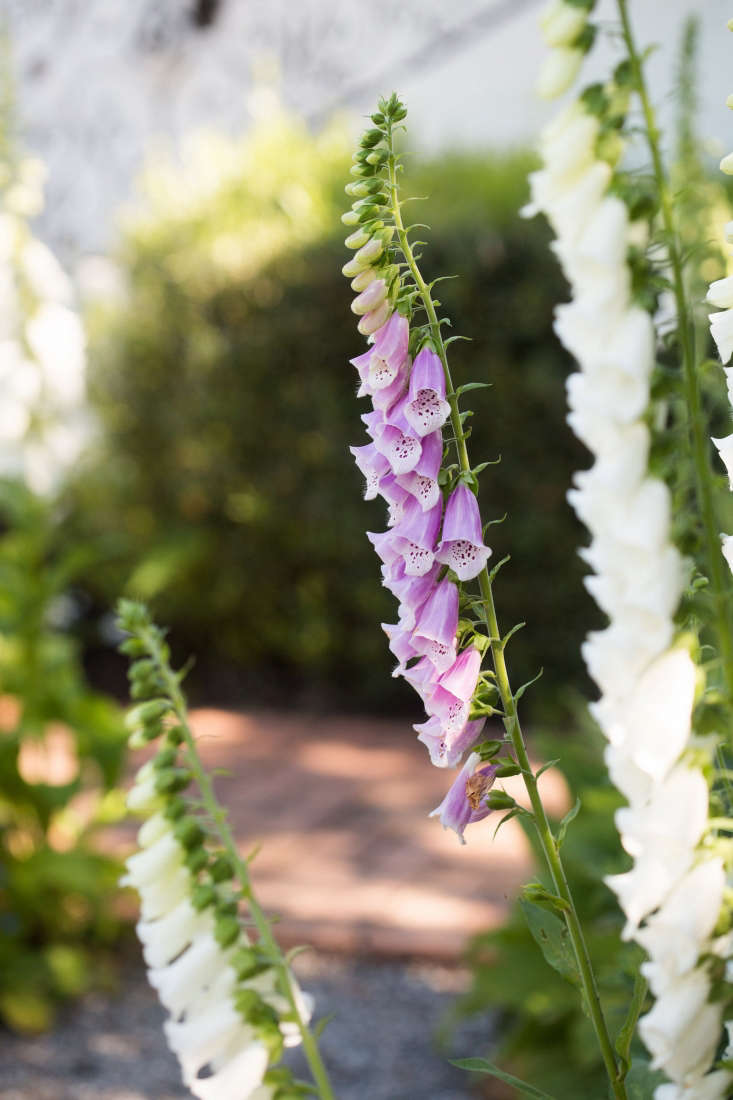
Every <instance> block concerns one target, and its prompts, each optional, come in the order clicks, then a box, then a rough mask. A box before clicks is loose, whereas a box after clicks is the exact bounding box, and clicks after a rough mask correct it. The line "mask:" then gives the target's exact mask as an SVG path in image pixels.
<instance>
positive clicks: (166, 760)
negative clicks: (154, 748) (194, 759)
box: [153, 745, 178, 769]
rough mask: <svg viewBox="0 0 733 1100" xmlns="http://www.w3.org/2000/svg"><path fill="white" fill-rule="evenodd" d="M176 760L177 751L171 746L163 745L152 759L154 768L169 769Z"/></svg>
mask: <svg viewBox="0 0 733 1100" xmlns="http://www.w3.org/2000/svg"><path fill="white" fill-rule="evenodd" d="M177 758H178V750H177V749H176V748H175V747H174V746H173V745H164V746H163V747H162V748H161V749H159V750H158V752H157V753H156V755H155V756H154V757H153V767H154V768H158V769H160V768H171V767H173V765H174V764H175V762H176V760H177Z"/></svg>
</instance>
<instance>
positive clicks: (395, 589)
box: [382, 558, 440, 630]
mask: <svg viewBox="0 0 733 1100" xmlns="http://www.w3.org/2000/svg"><path fill="white" fill-rule="evenodd" d="M439 570H440V566H439V565H438V564H437V563H435V564H434V565H433V566H432V567H431V569H430V571H429V572H428V573H425V574H424V575H423V576H422V577H414V576H412V577H411V576H410V575H409V574H407V573H405V562H404V560H403V559H402V558H400V559H398V561H397V562H395V564H394V565H392V566H384V567H383V577H384V580H383V582H382V583H383V584H384V587H385V588H386V589H387V590H388V591H389V592H391V593H392V594H393V595H394V596H396V597H397V599H398V600H399V601H400V603H399V608H398V612H399V616H400V622H401V623H402V624H403V625H404V627H405V629H408V630H414V629H415V623H416V621H417V616H418V615H419V614H420V611H421V609H422V607H423V605H424V603H425V601H426V600H427V598H428V597H429V595H430V593H431V592H432V591H433V588H434V587H435V582H436V579H437V576H438V572H439Z"/></svg>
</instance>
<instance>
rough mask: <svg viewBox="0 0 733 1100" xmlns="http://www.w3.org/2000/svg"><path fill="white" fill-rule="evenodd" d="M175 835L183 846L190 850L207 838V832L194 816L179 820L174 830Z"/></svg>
mask: <svg viewBox="0 0 733 1100" xmlns="http://www.w3.org/2000/svg"><path fill="white" fill-rule="evenodd" d="M173 835H174V836H175V838H176V840H177V841H178V843H179V844H180V845H181V847H182V848H186V849H187V850H188V851H190V849H192V848H198V847H199V846H200V845H201V844H203V842H204V840H205V839H206V833H205V832H204V830H203V829H202V828H201V826H200V825H199V823H198V821H196V820H195V819H194V818H192V817H185V818H183V819H182V820H181V821H179V822H178V824H177V825H176V827H175V829H174V830H173Z"/></svg>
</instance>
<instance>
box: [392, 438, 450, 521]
mask: <svg viewBox="0 0 733 1100" xmlns="http://www.w3.org/2000/svg"><path fill="white" fill-rule="evenodd" d="M442 458H443V437H442V434H441V433H440V431H437V432H431V434H430V435H426V436H424V437H423V440H422V453H421V454H420V460H419V462H418V464H417V466H416V467H415V469H414V470H410V472H409V473H407V474H400V476H399V477H398V479H397V480H398V481H399V483H400V485H401V486H402V487H403V488H404V489H407V491H408V493H411V494H412V496H414V498H415V500H416V501H417V502H418V504H419V505H420V507H421V508H422V510H423V512H427V511H428V509H430V508H433V507H435V505H436V504H437V503H438V500H439V499H440V486H439V485H438V472H439V471H440V463H441V460H442Z"/></svg>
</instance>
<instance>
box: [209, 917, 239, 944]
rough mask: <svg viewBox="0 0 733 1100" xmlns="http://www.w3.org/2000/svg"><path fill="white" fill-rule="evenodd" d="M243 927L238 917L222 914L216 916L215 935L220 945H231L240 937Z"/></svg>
mask: <svg viewBox="0 0 733 1100" xmlns="http://www.w3.org/2000/svg"><path fill="white" fill-rule="evenodd" d="M240 931H241V929H240V927H239V921H238V920H237V918H236V917H230V916H222V917H217V918H216V930H215V932H214V935H215V937H216V942H217V943H218V944H219V946H220V947H231V946H232V944H233V943H235V941H236V940H237V939H238V938H239V933H240Z"/></svg>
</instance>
